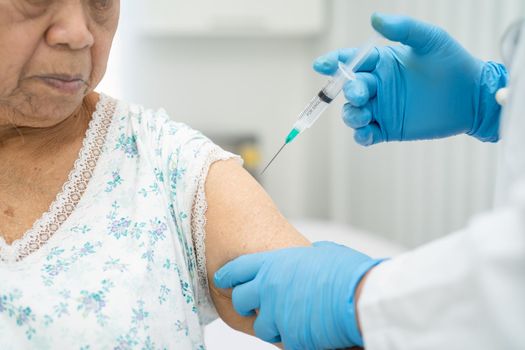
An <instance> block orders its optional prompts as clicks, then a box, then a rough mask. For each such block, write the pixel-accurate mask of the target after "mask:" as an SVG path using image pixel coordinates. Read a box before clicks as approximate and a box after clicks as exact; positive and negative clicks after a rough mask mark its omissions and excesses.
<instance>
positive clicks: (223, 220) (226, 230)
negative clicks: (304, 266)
mask: <svg viewBox="0 0 525 350" xmlns="http://www.w3.org/2000/svg"><path fill="white" fill-rule="evenodd" d="M205 191H206V200H207V203H208V210H207V212H206V220H207V222H206V240H205V244H206V269H207V272H208V282H209V287H210V293H211V296H212V299H213V302H214V304H215V307H216V308H217V311H218V312H219V315H220V316H221V318H222V319H223V320H224V321H225V322H226V323H228V324H229V325H230V326H231V327H233V328H235V329H238V330H241V331H243V332H246V333H250V334H253V321H254V317H241V316H239V315H238V314H237V313H235V311H234V310H233V306H232V303H231V298H230V296H231V293H229V292H228V293H225V292H224V291H219V290H218V289H216V288H215V287H214V285H213V275H214V273H215V272H216V271H217V270H218V269H219V268H220V267H222V266H223V265H224V264H225V263H227V262H228V261H230V260H232V259H235V258H237V257H239V256H241V255H244V254H249V253H255V252H260V251H266V250H273V249H279V248H285V247H291V246H296V247H297V246H307V245H310V242H309V241H308V240H307V239H306V238H304V237H303V236H302V235H301V234H300V233H299V232H297V230H295V229H294V227H293V226H292V225H290V224H289V223H288V222H287V221H286V219H285V218H284V217H283V216H282V215H281V214H280V213H279V211H278V210H277V208H276V206H275V205H274V204H273V202H272V200H271V199H270V198H269V197H268V195H267V194H266V193H265V191H264V190H263V189H262V187H261V186H260V185H259V184H258V183H257V182H256V181H255V180H254V179H253V177H251V176H250V175H249V174H248V172H246V171H245V170H244V169H243V168H242V167H241V166H240V165H239V164H238V162H237V161H235V160H228V161H219V162H216V163H214V164H213V165H212V166H211V168H210V170H209V173H208V177H207V179H206V187H205Z"/></svg>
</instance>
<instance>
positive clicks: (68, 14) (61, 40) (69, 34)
mask: <svg viewBox="0 0 525 350" xmlns="http://www.w3.org/2000/svg"><path fill="white" fill-rule="evenodd" d="M88 21H89V15H88V14H87V13H86V10H85V8H84V6H83V5H82V1H72V2H68V5H66V6H63V7H62V8H60V9H59V10H58V11H57V13H56V14H55V16H54V17H53V23H52V24H51V26H50V27H49V28H48V30H47V33H46V40H47V42H48V44H49V45H50V46H67V47H68V48H69V49H71V50H82V49H85V48H89V47H91V46H93V44H94V41H95V39H94V37H93V33H92V32H91V30H90V28H89V23H88Z"/></svg>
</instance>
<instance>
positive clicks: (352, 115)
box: [343, 103, 372, 129]
mask: <svg viewBox="0 0 525 350" xmlns="http://www.w3.org/2000/svg"><path fill="white" fill-rule="evenodd" d="M343 121H344V122H345V124H346V125H348V126H349V127H351V128H352V129H359V128H363V127H365V126H367V125H368V124H370V123H371V122H372V110H371V107H370V105H369V104H368V105H366V106H364V107H354V106H353V105H352V104H351V103H346V104H345V105H344V106H343Z"/></svg>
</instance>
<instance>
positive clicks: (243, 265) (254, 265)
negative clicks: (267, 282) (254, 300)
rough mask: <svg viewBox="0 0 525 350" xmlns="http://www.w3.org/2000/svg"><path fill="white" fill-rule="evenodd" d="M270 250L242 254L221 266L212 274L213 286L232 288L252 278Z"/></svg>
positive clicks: (267, 256) (269, 253)
mask: <svg viewBox="0 0 525 350" xmlns="http://www.w3.org/2000/svg"><path fill="white" fill-rule="evenodd" d="M271 254H272V252H264V253H256V254H249V255H243V256H240V257H238V258H237V259H235V260H232V261H230V262H229V263H227V264H226V265H224V266H223V267H221V268H220V269H219V270H218V271H217V272H216V273H215V275H214V277H213V282H214V283H215V286H216V287H218V288H222V289H228V288H233V287H235V286H237V285H239V284H243V283H246V282H249V281H251V280H253V279H254V278H255V277H256V276H257V273H258V272H259V269H260V268H261V266H262V265H263V264H264V262H265V261H266V259H268V258H269V257H270V255H271Z"/></svg>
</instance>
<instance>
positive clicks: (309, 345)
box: [214, 242, 381, 350]
mask: <svg viewBox="0 0 525 350" xmlns="http://www.w3.org/2000/svg"><path fill="white" fill-rule="evenodd" d="M380 262H381V260H374V259H372V258H370V257H368V256H366V255H364V254H362V253H359V252H357V251H355V250H353V249H350V248H347V247H345V246H342V245H338V244H335V243H331V242H318V243H314V245H313V246H312V247H307V248H288V249H282V250H276V251H271V252H264V253H257V254H252V255H244V256H241V257H239V258H237V259H235V260H233V261H231V262H229V263H228V264H226V265H224V266H223V267H222V268H221V269H220V270H219V271H217V273H216V274H215V277H214V283H215V285H216V286H217V287H218V288H224V289H227V288H233V294H232V300H233V306H234V308H235V310H236V311H237V312H238V313H239V314H240V315H241V316H249V315H254V314H255V310H258V314H257V318H256V321H255V324H254V330H255V334H256V336H257V337H259V338H260V339H262V340H264V341H267V342H271V343H278V342H282V343H283V344H284V346H285V348H286V349H287V350H288V349H290V350H306V349H342V348H348V347H352V346H356V345H357V346H362V345H363V340H362V337H361V334H360V332H359V329H358V324H357V321H356V305H355V299H354V297H355V295H354V293H355V291H356V288H357V286H358V284H359V282H360V281H361V279H362V277H363V276H364V275H365V274H366V273H367V272H368V271H369V270H370V269H372V268H373V267H374V266H376V265H377V264H379V263H380Z"/></svg>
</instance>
